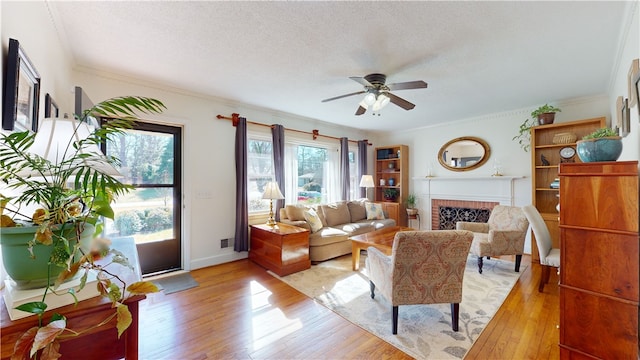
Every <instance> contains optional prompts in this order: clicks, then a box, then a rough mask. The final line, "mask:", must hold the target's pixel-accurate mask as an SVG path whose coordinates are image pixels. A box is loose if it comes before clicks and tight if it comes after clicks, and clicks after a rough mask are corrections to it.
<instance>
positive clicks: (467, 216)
mask: <svg viewBox="0 0 640 360" xmlns="http://www.w3.org/2000/svg"><path fill="white" fill-rule="evenodd" d="M499 204H500V203H499V202H495V201H470V200H444V199H431V228H432V229H438V230H452V229H455V228H456V222H457V221H470V222H487V220H488V219H489V214H490V213H491V210H493V208H494V206H496V205H499Z"/></svg>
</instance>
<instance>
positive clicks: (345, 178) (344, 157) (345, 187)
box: [340, 137, 351, 200]
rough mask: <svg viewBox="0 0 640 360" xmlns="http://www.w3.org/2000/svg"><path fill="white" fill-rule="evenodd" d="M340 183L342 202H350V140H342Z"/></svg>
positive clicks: (344, 138) (343, 138)
mask: <svg viewBox="0 0 640 360" xmlns="http://www.w3.org/2000/svg"><path fill="white" fill-rule="evenodd" d="M340 179H341V180H340V181H341V183H342V184H341V186H340V187H341V191H342V194H341V195H342V200H349V190H350V187H351V186H350V184H349V139H348V138H346V137H342V138H340Z"/></svg>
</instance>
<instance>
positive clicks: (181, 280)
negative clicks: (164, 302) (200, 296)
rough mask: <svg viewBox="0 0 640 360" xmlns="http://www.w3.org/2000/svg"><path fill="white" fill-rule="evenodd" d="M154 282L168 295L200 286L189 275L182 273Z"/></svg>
mask: <svg viewBox="0 0 640 360" xmlns="http://www.w3.org/2000/svg"><path fill="white" fill-rule="evenodd" d="M153 282H154V283H155V284H156V285H158V287H160V288H161V290H162V291H163V292H164V293H165V295H166V294H171V293H175V292H178V291H182V290H187V289H191V288H194V287H196V286H198V285H200V284H198V282H197V281H195V280H194V279H193V277H192V276H191V274H189V273H180V274H176V275H170V276H166V277H163V278H159V279H155V280H153Z"/></svg>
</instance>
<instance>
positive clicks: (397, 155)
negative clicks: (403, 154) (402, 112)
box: [396, 149, 400, 159]
mask: <svg viewBox="0 0 640 360" xmlns="http://www.w3.org/2000/svg"><path fill="white" fill-rule="evenodd" d="M396 157H397V158H398V159H400V149H398V151H397V152H396Z"/></svg>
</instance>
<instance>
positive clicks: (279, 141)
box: [271, 124, 287, 221]
mask: <svg viewBox="0 0 640 360" xmlns="http://www.w3.org/2000/svg"><path fill="white" fill-rule="evenodd" d="M271 138H272V141H273V168H274V169H273V170H274V172H275V175H276V183H278V187H279V188H280V191H281V192H282V195H284V197H285V198H286V197H287V193H286V192H285V186H284V126H282V125H278V124H276V125H272V126H271ZM283 207H284V199H282V200H278V201H276V208H275V209H274V212H275V219H276V221H280V209H282V208H283Z"/></svg>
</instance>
